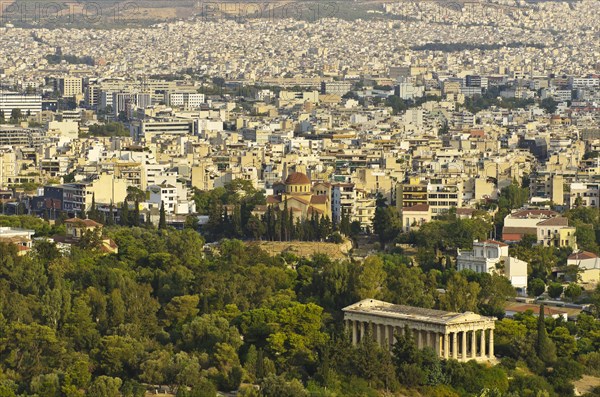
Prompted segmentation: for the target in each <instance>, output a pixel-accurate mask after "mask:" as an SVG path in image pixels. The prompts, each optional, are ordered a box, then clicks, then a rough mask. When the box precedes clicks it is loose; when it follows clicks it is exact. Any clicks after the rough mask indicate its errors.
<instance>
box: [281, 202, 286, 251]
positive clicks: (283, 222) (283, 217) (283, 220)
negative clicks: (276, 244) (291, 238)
mask: <svg viewBox="0 0 600 397" xmlns="http://www.w3.org/2000/svg"><path fill="white" fill-rule="evenodd" d="M287 218H288V205H287V200H286V201H285V203H283V212H282V213H281V225H280V226H281V240H282V241H287V240H288V231H287V226H288V220H287Z"/></svg>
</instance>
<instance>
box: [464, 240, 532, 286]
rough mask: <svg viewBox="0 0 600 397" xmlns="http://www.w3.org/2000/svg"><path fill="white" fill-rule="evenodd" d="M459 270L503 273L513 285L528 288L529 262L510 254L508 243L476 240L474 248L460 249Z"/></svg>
mask: <svg viewBox="0 0 600 397" xmlns="http://www.w3.org/2000/svg"><path fill="white" fill-rule="evenodd" d="M456 266H457V269H458V271H461V270H471V271H474V272H476V273H489V274H493V273H496V274H501V275H503V276H504V277H506V278H508V279H509V280H510V283H511V284H512V285H513V287H515V288H518V289H522V290H523V292H524V291H525V290H526V289H527V262H525V261H522V260H519V259H517V258H513V257H510V256H509V255H508V245H507V244H504V243H501V242H499V241H494V240H486V241H481V242H479V241H475V242H473V250H471V251H463V250H460V249H459V250H458V257H457V258H456Z"/></svg>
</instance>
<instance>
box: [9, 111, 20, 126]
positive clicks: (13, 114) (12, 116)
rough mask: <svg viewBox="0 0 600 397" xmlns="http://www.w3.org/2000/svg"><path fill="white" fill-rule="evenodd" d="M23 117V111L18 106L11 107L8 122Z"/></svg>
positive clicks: (14, 121)
mask: <svg viewBox="0 0 600 397" xmlns="http://www.w3.org/2000/svg"><path fill="white" fill-rule="evenodd" d="M22 118H23V113H22V112H21V109H19V108H13V109H12V110H11V112H10V122H11V123H18V122H19V121H20V120H21V119H22Z"/></svg>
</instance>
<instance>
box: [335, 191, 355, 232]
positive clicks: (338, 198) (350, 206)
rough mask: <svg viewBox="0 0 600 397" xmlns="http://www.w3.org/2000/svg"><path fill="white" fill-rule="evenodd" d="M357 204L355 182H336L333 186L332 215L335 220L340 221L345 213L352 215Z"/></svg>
mask: <svg viewBox="0 0 600 397" xmlns="http://www.w3.org/2000/svg"><path fill="white" fill-rule="evenodd" d="M355 206H356V190H355V189H354V184H353V183H336V184H334V185H333V186H332V187H331V217H332V220H333V222H335V223H339V222H340V221H341V219H342V214H343V213H344V214H348V215H349V216H351V215H352V213H353V212H354V210H355Z"/></svg>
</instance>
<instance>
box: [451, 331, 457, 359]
mask: <svg viewBox="0 0 600 397" xmlns="http://www.w3.org/2000/svg"><path fill="white" fill-rule="evenodd" d="M452 358H453V359H455V360H458V334H457V333H456V332H452Z"/></svg>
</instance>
